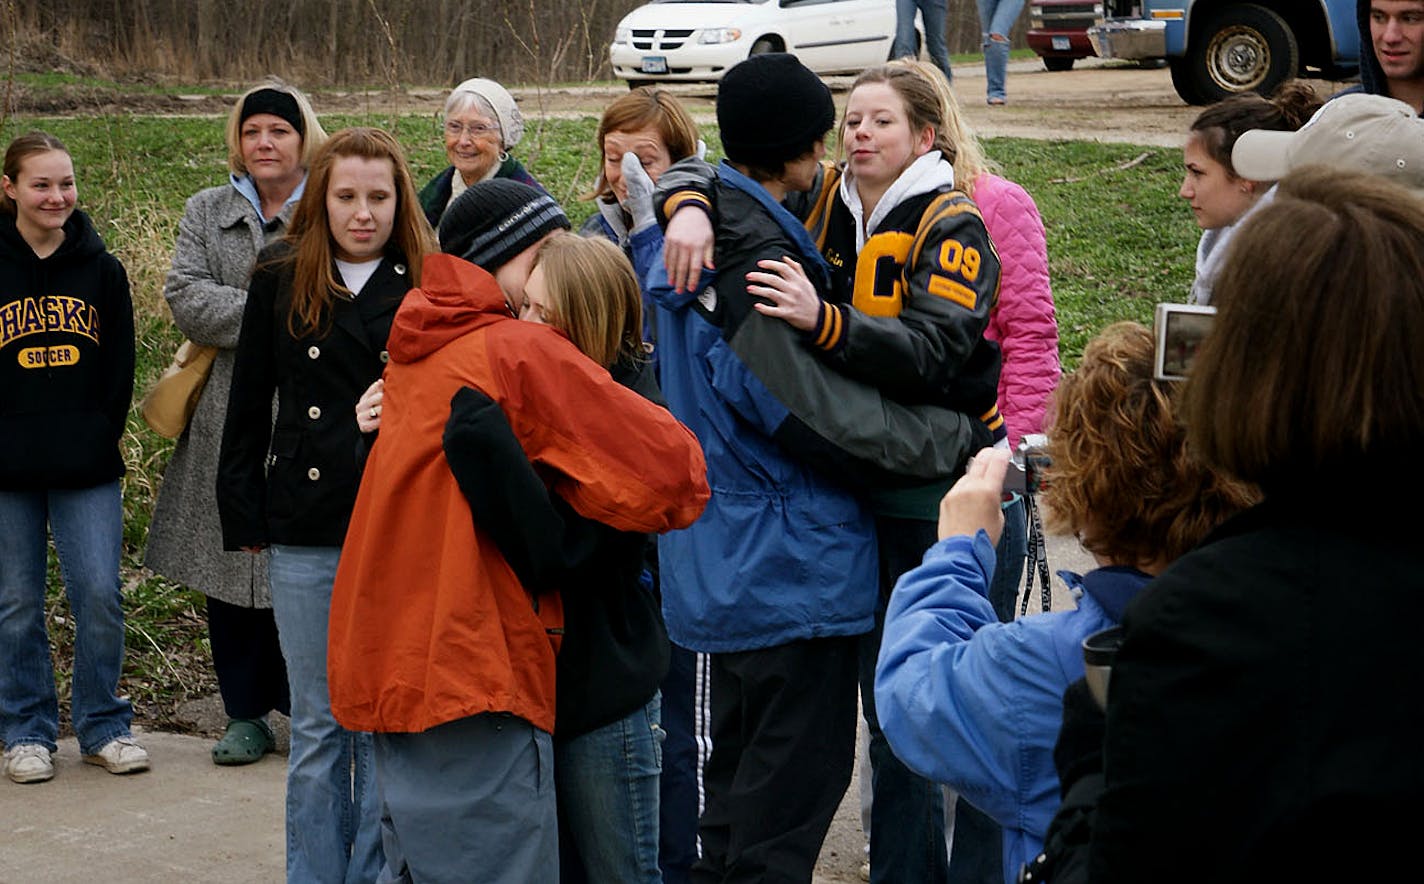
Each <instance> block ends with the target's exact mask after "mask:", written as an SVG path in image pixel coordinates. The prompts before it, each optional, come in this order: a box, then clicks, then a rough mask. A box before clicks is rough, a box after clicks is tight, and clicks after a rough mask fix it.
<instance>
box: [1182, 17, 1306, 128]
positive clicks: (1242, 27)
mask: <svg viewBox="0 0 1424 884" xmlns="http://www.w3.org/2000/svg"><path fill="white" fill-rule="evenodd" d="M1171 67H1172V85H1173V86H1174V87H1176V90H1177V94H1178V95H1180V96H1181V97H1182V100H1183V101H1185V102H1186V103H1187V104H1212V103H1213V102H1217V101H1220V100H1221V99H1223V98H1227V97H1229V96H1232V95H1237V94H1239V93H1242V92H1258V93H1260V94H1261V95H1270V94H1271V93H1272V92H1274V91H1275V89H1276V87H1277V86H1279V85H1281V84H1282V83H1284V82H1285V81H1286V80H1289V79H1290V78H1291V77H1294V76H1295V75H1296V72H1297V71H1298V70H1299V69H1300V47H1299V45H1298V44H1297V43H1296V39H1295V34H1294V33H1293V32H1292V31H1291V29H1290V26H1289V25H1287V24H1286V22H1285V19H1283V18H1281V17H1280V16H1279V15H1277V14H1276V13H1275V12H1273V11H1272V10H1269V9H1267V8H1265V7H1264V6H1257V5H1255V4H1254V3H1240V4H1234V5H1231V6H1227V7H1225V8H1223V9H1221V10H1219V11H1218V12H1216V13H1214V14H1212V15H1211V17H1210V18H1208V19H1207V20H1206V21H1205V22H1203V23H1202V25H1201V27H1199V28H1198V27H1194V28H1192V33H1191V42H1190V44H1189V45H1188V47H1187V52H1186V55H1184V56H1183V57H1181V58H1174V59H1172V60H1171Z"/></svg>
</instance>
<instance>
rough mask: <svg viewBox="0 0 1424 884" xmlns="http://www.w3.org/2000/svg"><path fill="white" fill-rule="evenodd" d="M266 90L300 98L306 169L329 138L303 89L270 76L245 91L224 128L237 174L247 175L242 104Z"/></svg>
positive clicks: (231, 165)
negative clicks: (243, 148) (253, 95)
mask: <svg viewBox="0 0 1424 884" xmlns="http://www.w3.org/2000/svg"><path fill="white" fill-rule="evenodd" d="M263 89H272V90H274V91H276V92H284V93H286V94H287V95H290V96H292V99H293V100H294V101H296V103H297V110H298V111H299V112H300V113H301V115H302V133H301V137H302V160H301V166H302V169H304V170H305V169H310V168H311V164H312V159H313V158H314V157H315V156H316V152H317V150H318V149H320V148H321V145H322V144H323V143H324V142H325V141H326V130H325V129H323V128H322V127H321V121H320V120H318V119H317V118H316V111H313V110H312V106H311V102H310V101H307V97H306V96H305V95H303V94H302V91H301V90H300V89H298V88H297V87H295V86H289V85H287V84H286V83H284V82H283V81H282V80H279V79H278V78H276V77H269V78H268V79H267V80H266V81H264V82H262V83H259V84H257V85H256V86H253V87H252V88H251V89H248V90H247V91H246V92H244V93H242V95H240V96H238V99H237V101H236V102H235V103H234V104H233V106H232V110H231V111H230V112H229V113H228V115H227V126H226V127H225V128H224V130H223V138H224V139H226V141H227V167H228V169H229V170H231V171H232V174H234V175H246V174H247V164H246V163H245V162H243V159H242V106H243V104H244V103H246V101H247V97H248V96H249V95H251V94H252V93H254V92H261V91H262V90H263Z"/></svg>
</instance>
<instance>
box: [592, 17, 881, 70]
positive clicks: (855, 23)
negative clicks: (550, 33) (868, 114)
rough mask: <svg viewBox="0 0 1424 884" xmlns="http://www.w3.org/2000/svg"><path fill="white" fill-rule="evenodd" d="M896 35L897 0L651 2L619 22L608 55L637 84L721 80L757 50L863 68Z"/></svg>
mask: <svg viewBox="0 0 1424 884" xmlns="http://www.w3.org/2000/svg"><path fill="white" fill-rule="evenodd" d="M894 39H895V0H720V2H719V0H653V2H651V3H648V4H647V5H645V6H640V7H638V8H637V9H635V10H633V11H632V12H630V13H628V15H626V16H625V17H624V18H623V20H622V21H621V22H619V23H618V30H617V32H616V34H615V35H614V37H613V44H612V45H611V46H609V47H608V57H609V60H610V61H611V62H612V63H613V75H614V76H616V77H619V78H620V79H624V80H627V81H628V86H629V88H632V87H635V86H641V85H644V84H647V83H661V82H668V81H684V82H685V81H698V80H719V79H721V77H722V75H723V74H724V73H726V72H727V69H728V68H730V67H731V66H732V65H734V64H736V63H737V62H739V61H742V60H743V59H745V58H746V57H747V56H748V55H753V54H755V53H760V52H790V53H793V54H794V55H796V57H797V58H799V59H801V62H802V64H804V65H806V66H807V67H808V68H810V69H811V70H813V71H815V72H816V73H818V74H838V73H859V72H860V71H862V70H864V69H865V68H868V67H870V66H872V65H876V64H880V63H881V62H884V61H886V60H887V59H888V58H889V57H890V46H891V44H892V43H893V42H894Z"/></svg>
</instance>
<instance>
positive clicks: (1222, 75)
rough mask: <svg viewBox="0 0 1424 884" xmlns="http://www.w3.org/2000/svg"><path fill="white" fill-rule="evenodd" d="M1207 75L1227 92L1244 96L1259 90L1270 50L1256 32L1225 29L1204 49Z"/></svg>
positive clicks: (1260, 35) (1264, 75) (1234, 28)
mask: <svg viewBox="0 0 1424 884" xmlns="http://www.w3.org/2000/svg"><path fill="white" fill-rule="evenodd" d="M1206 61H1207V71H1208V73H1210V74H1211V79H1212V81H1213V82H1214V83H1216V84H1217V85H1218V86H1220V87H1221V88H1223V89H1225V90H1227V91H1228V92H1246V91H1248V90H1251V89H1255V88H1256V87H1258V86H1260V85H1261V83H1263V82H1264V81H1265V79H1266V72H1267V71H1269V70H1270V69H1271V46H1270V44H1269V43H1267V42H1266V39H1265V37H1264V36H1262V34H1261V32H1260V31H1257V30H1254V29H1252V28H1246V27H1240V26H1238V27H1233V28H1227V29H1225V30H1223V31H1221V32H1219V33H1217V34H1216V35H1215V36H1214V37H1212V40H1211V45H1210V46H1208V47H1207V54H1206Z"/></svg>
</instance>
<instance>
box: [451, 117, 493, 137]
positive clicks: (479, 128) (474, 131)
mask: <svg viewBox="0 0 1424 884" xmlns="http://www.w3.org/2000/svg"><path fill="white" fill-rule="evenodd" d="M444 130H445V137H446V138H450V139H453V140H455V141H458V140H460V136H461V135H462V134H469V136H470V137H471V138H484V137H485V136H487V135H498V134H499V126H498V125H490V124H489V123H470V124H469V125H465V124H464V123H461V122H460V121H459V120H448V121H446V123H445V126H444Z"/></svg>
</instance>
